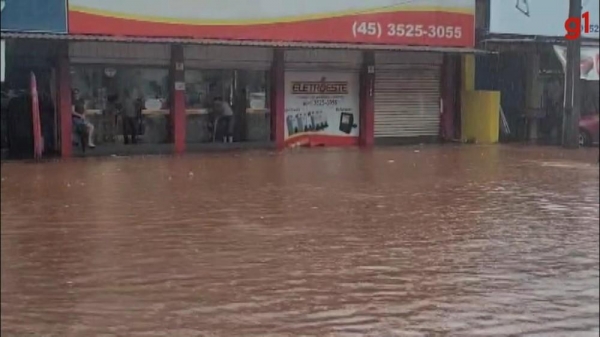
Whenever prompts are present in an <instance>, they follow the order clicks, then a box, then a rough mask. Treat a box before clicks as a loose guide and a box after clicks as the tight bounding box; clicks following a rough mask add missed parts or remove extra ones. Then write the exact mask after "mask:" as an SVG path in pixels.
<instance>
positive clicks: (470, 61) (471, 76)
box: [461, 54, 475, 90]
mask: <svg viewBox="0 0 600 337" xmlns="http://www.w3.org/2000/svg"><path fill="white" fill-rule="evenodd" d="M461 63H462V64H461V71H462V74H461V78H462V81H461V82H462V90H475V55H470V54H469V55H462V58H461Z"/></svg>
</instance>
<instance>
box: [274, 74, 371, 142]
mask: <svg viewBox="0 0 600 337" xmlns="http://www.w3.org/2000/svg"><path fill="white" fill-rule="evenodd" d="M285 82H286V86H285V144H286V146H288V147H296V146H323V145H331V146H341V145H357V144H358V136H359V129H358V124H359V119H358V118H359V85H358V74H356V73H324V72H286V73H285Z"/></svg>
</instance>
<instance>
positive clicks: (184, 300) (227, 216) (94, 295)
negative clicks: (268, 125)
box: [1, 146, 599, 337]
mask: <svg viewBox="0 0 600 337" xmlns="http://www.w3.org/2000/svg"><path fill="white" fill-rule="evenodd" d="M597 159H598V151H597V149H591V150H590V149H587V150H578V151H567V150H562V149H559V148H552V147H548V148H545V147H507V146H490V147H485V146H462V147H459V146H456V147H455V146H447V147H445V146H431V147H401V148H378V149H375V150H373V151H361V150H358V149H348V150H343V149H333V150H324V149H316V150H309V151H287V152H284V153H280V154H276V153H269V152H247V153H237V154H232V153H225V154H218V155H217V154H207V155H189V156H184V157H137V158H102V159H87V160H86V159H81V160H72V161H69V162H62V163H61V162H53V163H45V164H41V165H35V164H30V163H8V164H3V166H2V194H1V197H2V203H1V205H2V206H1V215H2V219H1V224H2V230H1V233H2V242H1V243H2V261H1V262H2V267H1V268H2V280H1V281H2V336H65V337H69V336H104V337H108V336H152V337H154V336H169V337H170V336H173V337H179V336H182V337H188V336H373V337H375V336H385V337H387V336H598V334H599V323H598V320H599V309H598V304H599V291H598V287H599V265H598V264H599V256H598V255H599V250H598V234H599V226H598V221H599V199H598V198H599V188H598V183H599V172H598V166H597V163H596V162H597Z"/></svg>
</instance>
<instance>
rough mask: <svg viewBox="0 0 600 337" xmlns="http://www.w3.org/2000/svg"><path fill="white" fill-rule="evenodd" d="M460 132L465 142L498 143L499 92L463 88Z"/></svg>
mask: <svg viewBox="0 0 600 337" xmlns="http://www.w3.org/2000/svg"><path fill="white" fill-rule="evenodd" d="M461 105H462V107H461V108H462V115H461V134H462V140H463V141H465V142H471V141H475V142H477V143H482V144H495V143H498V137H499V135H500V92H499V91H482V90H481V91H480V90H463V91H462V93H461Z"/></svg>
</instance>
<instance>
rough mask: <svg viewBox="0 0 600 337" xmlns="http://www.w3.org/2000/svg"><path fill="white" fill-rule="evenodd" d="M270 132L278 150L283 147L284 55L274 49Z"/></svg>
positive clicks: (281, 51)
mask: <svg viewBox="0 0 600 337" xmlns="http://www.w3.org/2000/svg"><path fill="white" fill-rule="evenodd" d="M271 130H272V138H273V141H274V142H275V146H276V147H277V149H278V150H281V149H283V148H284V147H285V55H284V51H283V50H282V49H275V51H274V55H273V64H272V66H271Z"/></svg>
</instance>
